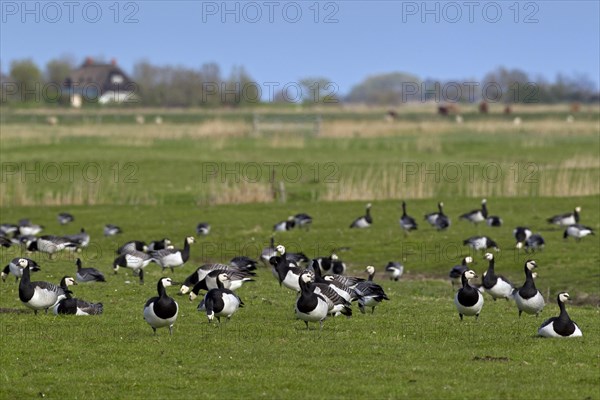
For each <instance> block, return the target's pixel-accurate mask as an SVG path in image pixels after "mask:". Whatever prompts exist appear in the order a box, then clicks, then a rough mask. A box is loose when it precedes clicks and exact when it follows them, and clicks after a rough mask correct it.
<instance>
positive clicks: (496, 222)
mask: <svg viewBox="0 0 600 400" xmlns="http://www.w3.org/2000/svg"><path fill="white" fill-rule="evenodd" d="M485 222H486V223H487V225H488V226H491V227H494V228H499V227H501V226H502V224H503V223H504V222H503V221H502V218H500V217H499V216H497V215H490V216H489V217H487V218H486V220H485Z"/></svg>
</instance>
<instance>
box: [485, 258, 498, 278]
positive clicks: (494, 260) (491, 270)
mask: <svg viewBox="0 0 600 400" xmlns="http://www.w3.org/2000/svg"><path fill="white" fill-rule="evenodd" d="M495 264H496V259H495V258H492V259H491V260H490V263H489V265H488V269H487V273H488V274H492V276H493V274H494V265H495Z"/></svg>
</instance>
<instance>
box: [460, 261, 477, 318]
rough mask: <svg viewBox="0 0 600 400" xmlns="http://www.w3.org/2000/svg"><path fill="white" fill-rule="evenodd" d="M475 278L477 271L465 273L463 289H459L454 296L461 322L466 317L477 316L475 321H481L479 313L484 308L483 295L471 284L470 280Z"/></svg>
mask: <svg viewBox="0 0 600 400" xmlns="http://www.w3.org/2000/svg"><path fill="white" fill-rule="evenodd" d="M474 278H477V274H475V271H473V270H470V269H469V270H466V271H465V272H463V273H462V276H461V280H462V288H460V289H458V291H457V292H456V295H455V296H454V304H455V305H456V310H457V311H458V315H459V316H460V320H461V321H462V320H463V316H464V315H466V316H468V317H472V316H475V319H479V313H480V312H481V308H482V307H483V295H482V294H481V292H479V290H477V289H475V288H474V287H473V286H471V285H470V284H469V280H470V279H474Z"/></svg>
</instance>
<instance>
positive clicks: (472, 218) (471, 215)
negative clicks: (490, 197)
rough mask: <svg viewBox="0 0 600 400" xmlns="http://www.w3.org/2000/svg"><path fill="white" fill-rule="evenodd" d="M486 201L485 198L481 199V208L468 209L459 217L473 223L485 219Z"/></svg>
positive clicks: (486, 214)
mask: <svg viewBox="0 0 600 400" xmlns="http://www.w3.org/2000/svg"><path fill="white" fill-rule="evenodd" d="M486 203H487V200H486V199H483V200H481V209H477V210H473V211H469V212H468V213H465V214H463V215H461V216H460V217H459V219H464V220H467V221H469V222H472V223H474V224H477V223H479V222H483V221H485V219H486V218H487V216H488V211H487V204H486Z"/></svg>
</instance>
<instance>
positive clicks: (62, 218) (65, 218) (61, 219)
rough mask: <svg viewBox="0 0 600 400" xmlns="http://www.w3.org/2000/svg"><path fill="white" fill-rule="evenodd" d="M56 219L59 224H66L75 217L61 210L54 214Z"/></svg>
mask: <svg viewBox="0 0 600 400" xmlns="http://www.w3.org/2000/svg"><path fill="white" fill-rule="evenodd" d="M56 219H57V220H58V223H59V224H61V225H66V224H69V223H71V222H73V221H75V217H73V215H72V214H69V213H67V212H61V213H59V214H58V215H57V216H56Z"/></svg>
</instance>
